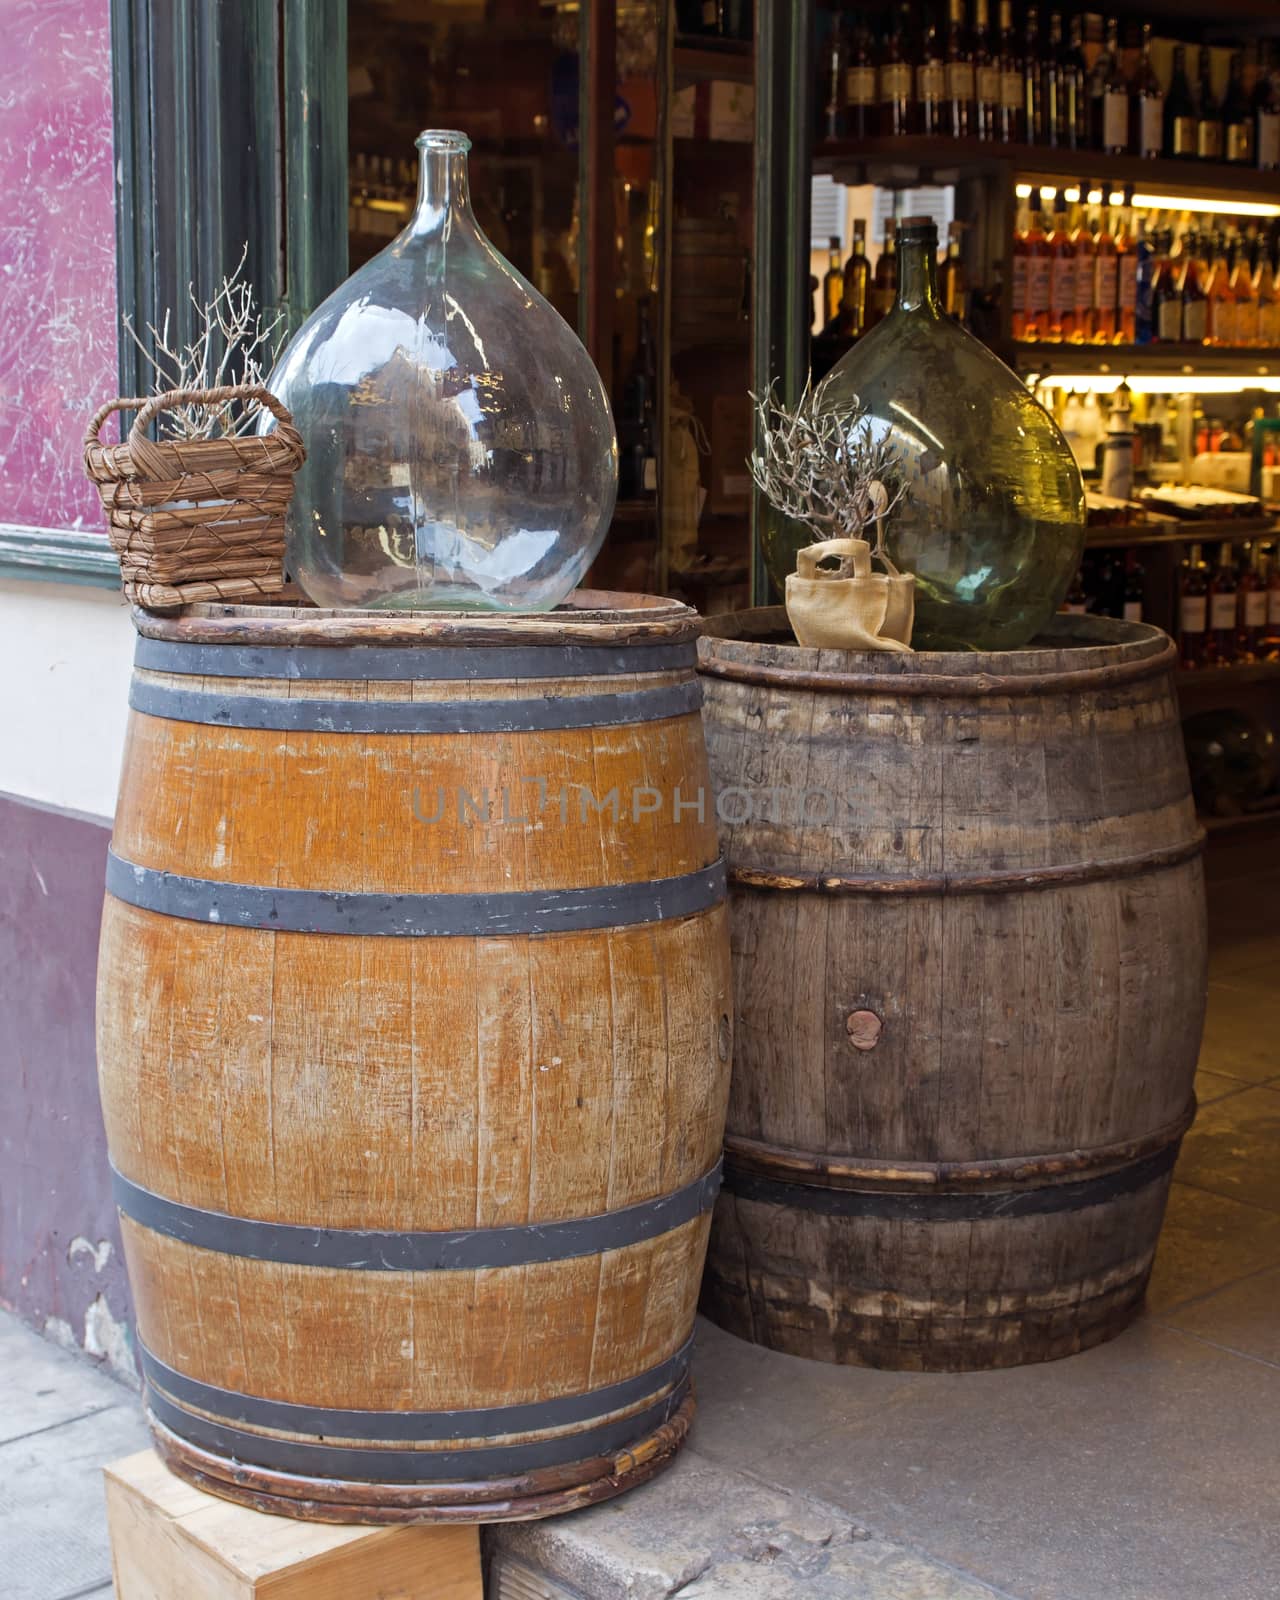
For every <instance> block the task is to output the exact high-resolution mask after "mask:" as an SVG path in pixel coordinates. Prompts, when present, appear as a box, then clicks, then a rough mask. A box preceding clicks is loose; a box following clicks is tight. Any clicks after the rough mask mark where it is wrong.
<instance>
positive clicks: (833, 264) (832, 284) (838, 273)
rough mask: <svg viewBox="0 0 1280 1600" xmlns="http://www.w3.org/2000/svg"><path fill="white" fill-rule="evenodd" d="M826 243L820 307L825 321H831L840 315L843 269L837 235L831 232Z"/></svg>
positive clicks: (842, 295) (842, 296) (842, 293)
mask: <svg viewBox="0 0 1280 1600" xmlns="http://www.w3.org/2000/svg"><path fill="white" fill-rule="evenodd" d="M828 244H829V245H830V249H829V251H828V253H827V270H826V272H825V273H824V275H823V279H822V307H823V310H824V311H825V312H826V317H827V322H828V323H832V322H834V321H835V320H836V318H837V317H838V316H839V315H840V302H841V300H843V299H844V271H843V269H842V268H841V265H840V239H839V236H838V235H836V234H834V233H833V234H832V235H831V238H830V239H829V240H828Z"/></svg>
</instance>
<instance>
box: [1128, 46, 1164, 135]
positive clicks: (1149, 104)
mask: <svg viewBox="0 0 1280 1600" xmlns="http://www.w3.org/2000/svg"><path fill="white" fill-rule="evenodd" d="M1129 96H1130V114H1129V148H1130V150H1132V152H1133V154H1134V155H1135V156H1143V157H1147V158H1151V157H1155V156H1158V155H1159V154H1160V151H1161V148H1162V146H1163V144H1164V89H1163V88H1162V87H1161V84H1160V80H1159V78H1157V77H1156V75H1155V70H1154V68H1153V67H1152V65H1151V24H1150V23H1149V22H1144V23H1143V24H1142V49H1141V53H1140V55H1139V56H1138V65H1137V67H1136V69H1135V71H1134V74H1133V81H1132V83H1131V84H1130V88H1129Z"/></svg>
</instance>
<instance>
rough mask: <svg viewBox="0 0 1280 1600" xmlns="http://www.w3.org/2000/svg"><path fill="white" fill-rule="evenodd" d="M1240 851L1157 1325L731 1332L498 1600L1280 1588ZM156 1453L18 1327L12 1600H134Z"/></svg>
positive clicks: (129, 1410)
mask: <svg viewBox="0 0 1280 1600" xmlns="http://www.w3.org/2000/svg"><path fill="white" fill-rule="evenodd" d="M1212 863H1213V870H1212V873H1211V883H1212V890H1211V895H1210V921H1211V927H1212V931H1213V943H1212V949H1213V956H1212V963H1211V980H1212V981H1211V985H1210V1013H1209V1024H1208V1028H1207V1031H1206V1037H1205V1047H1204V1052H1203V1054H1202V1057H1201V1072H1200V1075H1199V1085H1198V1092H1199V1095H1200V1100H1201V1111H1200V1115H1199V1117H1198V1118H1197V1121H1196V1124H1195V1127H1194V1128H1193V1130H1192V1131H1191V1133H1190V1134H1189V1135H1188V1137H1187V1140H1186V1143H1185V1145H1184V1148H1183V1154H1182V1157H1181V1159H1180V1161H1179V1163H1178V1167H1177V1170H1176V1174H1175V1180H1176V1181H1175V1183H1174V1186H1173V1193H1172V1198H1171V1201H1170V1207H1169V1214H1168V1219H1167V1222H1166V1225H1165V1231H1164V1235H1163V1237H1162V1240H1161V1244H1160V1251H1159V1255H1158V1257H1157V1261H1156V1271H1155V1276H1154V1279H1153V1282H1152V1287H1151V1293H1150V1296H1149V1300H1148V1308H1147V1311H1146V1313H1145V1315H1144V1316H1143V1317H1142V1318H1141V1319H1140V1320H1139V1321H1138V1322H1137V1323H1136V1324H1135V1326H1134V1327H1133V1328H1131V1329H1130V1330H1129V1331H1127V1332H1126V1333H1124V1334H1122V1335H1121V1336H1120V1337H1119V1338H1118V1339H1116V1340H1114V1341H1113V1342H1112V1343H1110V1344H1108V1345H1104V1346H1102V1347H1101V1348H1099V1349H1097V1350H1092V1351H1089V1352H1088V1353H1086V1354H1085V1355H1080V1356H1074V1357H1072V1358H1071V1359H1069V1360H1066V1361H1059V1362H1054V1363H1051V1364H1049V1365H1046V1366H1039V1367H1024V1368H1020V1369H1017V1370H1014V1371H1010V1372H1001V1373H982V1374H966V1375H960V1376H954V1377H953V1376H946V1375H930V1374H915V1373H892V1372H874V1371H869V1370H865V1369H857V1368H837V1367H828V1366H823V1365H821V1364H819V1363H814V1362H806V1361H800V1360H797V1359H795V1358H792V1357H789V1356H782V1355H777V1354H774V1353H773V1352H771V1351H767V1350H761V1349H757V1348H755V1347H753V1346H751V1345H747V1344H744V1343H742V1342H740V1341H739V1340H737V1339H734V1338H731V1337H730V1336H729V1335H727V1334H724V1333H722V1332H720V1331H719V1330H718V1329H715V1328H713V1327H711V1326H709V1325H707V1324H703V1325H701V1328H700V1333H699V1350H698V1356H697V1361H696V1366H695V1371H696V1375H697V1382H698V1387H699V1401H700V1411H699V1416H698V1420H697V1422H696V1423H695V1425H694V1431H693V1434H692V1436H691V1444H690V1448H689V1449H688V1450H686V1452H685V1453H684V1455H683V1456H682V1458H681V1459H680V1461H679V1463H678V1464H677V1465H676V1466H675V1467H674V1468H673V1469H672V1470H671V1471H670V1472H669V1473H667V1474H666V1475H665V1476H663V1477H661V1478H659V1479H657V1480H655V1481H654V1482H653V1483H651V1484H648V1485H646V1486H645V1487H643V1488H641V1489H638V1490H636V1491H634V1492H633V1493H632V1494H630V1495H628V1496H626V1497H625V1498H624V1499H622V1500H618V1501H614V1502H611V1503H609V1504H606V1505H602V1506H597V1507H595V1508H593V1509H591V1510H589V1511H583V1512H577V1513H574V1514H573V1515H571V1516H568V1517H562V1518H559V1519H555V1520H553V1521H550V1522H544V1523H537V1524H525V1525H522V1526H516V1527H508V1528H494V1529H492V1530H490V1531H489V1532H488V1533H487V1535H486V1544H487V1549H488V1553H489V1559H490V1568H491V1571H490V1586H489V1596H490V1600H670V1597H672V1596H676V1595H678V1596H679V1597H680V1600H983V1597H987V1600H991V1597H994V1600H1275V1597H1276V1596H1277V1595H1278V1594H1280V1576H1278V1575H1280V1470H1277V1469H1278V1468H1280V1051H1278V1049H1277V1044H1276V1039H1277V1033H1278V1030H1277V1021H1280V1007H1278V1006H1277V1000H1276V977H1275V975H1276V972H1277V968H1278V965H1280V933H1278V932H1277V916H1276V906H1277V904H1278V903H1280V851H1277V850H1276V849H1275V848H1274V847H1272V848H1271V849H1264V850H1262V851H1261V852H1260V851H1259V849H1258V847H1257V844H1256V843H1255V842H1254V841H1253V840H1252V839H1249V838H1245V839H1242V840H1241V841H1240V842H1239V843H1238V844H1231V845H1226V846H1220V847H1216V848H1215V850H1214V853H1213V857H1212ZM143 1442H144V1429H143V1425H142V1422H141V1419H140V1416H139V1413H138V1407H137V1400H136V1397H135V1396H134V1395H133V1394H132V1393H131V1392H130V1391H129V1390H127V1389H125V1388H123V1387H122V1386H121V1385H119V1384H118V1383H116V1382H115V1381H114V1380H112V1379H110V1378H108V1377H105V1376H103V1375H102V1374H101V1373H99V1372H97V1371H95V1370H93V1368H92V1367H90V1366H89V1365H88V1364H87V1363H86V1362H85V1361H84V1359H83V1358H77V1357H75V1356H71V1355H68V1354H66V1353H65V1352H63V1351H62V1350H60V1349H57V1348H56V1347H54V1346H53V1345H50V1344H47V1343H46V1342H45V1341H44V1340H42V1339H40V1338H38V1337H37V1336H36V1335H34V1334H32V1333H30V1332H28V1331H27V1330H26V1329H25V1328H22V1327H20V1326H19V1325H18V1324H17V1323H16V1322H14V1321H13V1320H12V1319H6V1318H4V1317H3V1315H2V1314H0V1600H77V1597H81V1596H88V1595H99V1594H100V1595H103V1596H106V1595H108V1594H109V1593H110V1560H109V1556H108V1551H107V1539H106V1526H105V1517H104V1512H103V1502H102V1491H101V1487H100V1479H99V1471H98V1469H99V1467H100V1466H101V1465H102V1464H103V1463H104V1462H106V1461H109V1460H112V1459H114V1458H115V1457H117V1456H122V1455H126V1454H128V1453H129V1452H130V1451H132V1450H135V1449H137V1448H138V1447H139V1446H140V1445H141V1444H142V1443H143ZM174 1600H200V1597H198V1596H190V1597H188V1596H175V1597H174ZM349 1600H374V1597H365V1596H358V1595H352V1596H350V1597H349Z"/></svg>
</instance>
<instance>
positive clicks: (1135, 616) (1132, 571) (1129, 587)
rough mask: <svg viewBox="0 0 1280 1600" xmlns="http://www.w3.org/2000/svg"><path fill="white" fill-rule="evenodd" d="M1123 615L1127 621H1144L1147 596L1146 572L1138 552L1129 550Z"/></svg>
mask: <svg viewBox="0 0 1280 1600" xmlns="http://www.w3.org/2000/svg"><path fill="white" fill-rule="evenodd" d="M1121 596H1122V598H1121V606H1122V609H1121V613H1120V614H1121V616H1122V618H1123V619H1124V621H1125V622H1141V621H1142V605H1143V601H1144V599H1145V598H1146V573H1145V572H1144V571H1143V568H1142V563H1141V562H1140V561H1139V560H1138V552H1137V551H1136V550H1129V551H1127V552H1126V554H1125V558H1124V586H1123V589H1122V590H1121Z"/></svg>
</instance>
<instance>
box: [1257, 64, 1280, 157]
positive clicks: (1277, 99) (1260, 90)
mask: <svg viewBox="0 0 1280 1600" xmlns="http://www.w3.org/2000/svg"><path fill="white" fill-rule="evenodd" d="M1258 50H1259V56H1258V77H1257V81H1256V82H1255V83H1254V86H1253V150H1254V159H1255V161H1256V163H1257V165H1258V167H1259V168H1260V169H1261V170H1262V171H1263V172H1274V171H1275V170H1276V169H1277V168H1280V95H1278V94H1277V92H1276V82H1275V66H1274V59H1273V57H1272V55H1271V51H1270V49H1269V48H1268V46H1267V45H1265V44H1262V45H1259V47H1258Z"/></svg>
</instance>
